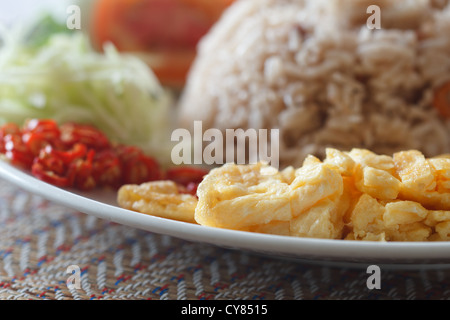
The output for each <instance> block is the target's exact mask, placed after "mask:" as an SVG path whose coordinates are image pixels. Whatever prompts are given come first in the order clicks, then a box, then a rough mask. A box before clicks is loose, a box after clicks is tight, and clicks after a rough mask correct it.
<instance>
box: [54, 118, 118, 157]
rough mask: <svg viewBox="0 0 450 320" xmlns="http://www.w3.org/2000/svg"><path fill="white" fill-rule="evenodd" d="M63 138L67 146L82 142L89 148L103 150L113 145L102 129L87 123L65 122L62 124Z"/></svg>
mask: <svg viewBox="0 0 450 320" xmlns="http://www.w3.org/2000/svg"><path fill="white" fill-rule="evenodd" d="M60 129H61V140H62V142H63V143H65V144H66V145H67V146H69V147H70V146H73V145H74V144H76V143H82V144H84V145H86V147H87V148H89V149H94V150H102V149H106V148H109V147H110V146H111V144H110V141H109V139H108V138H107V137H106V135H105V134H103V133H102V132H101V131H100V130H98V129H96V128H94V127H93V126H91V125H87V124H76V123H65V124H63V125H61V127H60Z"/></svg>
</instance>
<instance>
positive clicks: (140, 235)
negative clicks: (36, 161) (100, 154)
mask: <svg viewBox="0 0 450 320" xmlns="http://www.w3.org/2000/svg"><path fill="white" fill-rule="evenodd" d="M70 268H72V269H70ZM71 270H75V274H76V273H77V272H78V275H79V277H78V278H77V281H73V282H71V281H69V282H71V283H72V284H74V285H75V284H76V285H78V287H76V286H75V287H72V288H69V287H68V285H67V280H68V279H69V278H70V277H71V276H72V274H71V273H70V272H71ZM369 276H370V274H369V273H368V272H367V269H365V268H348V267H339V266H332V265H318V264H309V263H304V262H299V261H292V260H290V261H287V260H283V259H278V258H273V257H265V256H261V255H255V254H252V253H250V252H242V251H235V250H232V249H225V248H220V247H216V246H212V245H208V244H203V243H195V242H188V241H184V240H181V239H177V238H173V237H169V236H165V235H158V234H154V233H150V232H146V231H142V230H138V229H134V228H130V227H127V226H123V225H118V224H115V223H112V222H109V221H105V220H102V219H98V218H96V217H93V216H90V215H85V214H83V213H79V212H74V211H73V210H72V209H67V208H64V207H61V206H59V205H55V204H53V203H50V202H48V201H46V200H44V199H42V198H40V197H37V196H35V195H32V194H29V193H27V192H25V191H23V190H20V189H16V188H15V187H13V186H10V185H8V184H7V183H4V182H1V181H0V299H2V300H7V299H20V300H45V299H49V300H99V299H105V300H141V299H145V300H311V299H323V300H338V299H339V300H341V299H364V300H369V299H384V300H388V299H389V300H391V299H402V300H403V299H433V300H435V299H436V300H437V299H447V298H449V297H450V269H448V270H447V269H446V268H441V269H432V268H429V269H417V270H391V269H389V270H383V269H382V270H381V279H380V284H381V288H380V289H376V288H374V289H369V288H368V286H367V283H368V278H369Z"/></svg>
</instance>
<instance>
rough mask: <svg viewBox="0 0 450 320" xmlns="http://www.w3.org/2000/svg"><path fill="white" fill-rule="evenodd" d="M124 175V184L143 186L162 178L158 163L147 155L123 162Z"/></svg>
mask: <svg viewBox="0 0 450 320" xmlns="http://www.w3.org/2000/svg"><path fill="white" fill-rule="evenodd" d="M122 173H123V176H122V183H123V184H141V183H144V182H150V181H156V180H158V179H160V178H161V171H160V168H159V165H158V163H157V162H156V161H155V160H154V159H153V158H151V157H147V156H145V155H138V156H136V157H134V158H131V159H127V160H126V161H125V162H122Z"/></svg>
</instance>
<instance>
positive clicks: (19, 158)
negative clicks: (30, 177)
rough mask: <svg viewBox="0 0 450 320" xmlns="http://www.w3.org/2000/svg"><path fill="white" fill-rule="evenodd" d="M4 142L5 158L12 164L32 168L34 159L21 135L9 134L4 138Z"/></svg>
mask: <svg viewBox="0 0 450 320" xmlns="http://www.w3.org/2000/svg"><path fill="white" fill-rule="evenodd" d="M3 142H4V145H3V148H4V153H5V156H6V158H7V159H9V160H10V161H11V163H12V164H14V165H17V166H20V167H24V168H29V167H30V166H31V164H32V163H33V159H34V157H33V155H32V154H31V153H30V150H29V149H28V148H27V146H26V144H25V143H24V142H23V140H22V137H21V136H20V135H16V134H8V135H6V136H5V137H4V139H3Z"/></svg>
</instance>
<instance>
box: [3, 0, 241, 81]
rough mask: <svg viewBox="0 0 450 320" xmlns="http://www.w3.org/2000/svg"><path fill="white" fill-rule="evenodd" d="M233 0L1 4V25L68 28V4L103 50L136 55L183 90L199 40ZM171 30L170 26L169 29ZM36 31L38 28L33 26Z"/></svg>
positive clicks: (69, 0) (63, 0)
mask: <svg viewBox="0 0 450 320" xmlns="http://www.w3.org/2000/svg"><path fill="white" fill-rule="evenodd" d="M232 2H233V0H214V1H210V0H39V1H33V0H15V1H9V0H0V23H1V24H2V25H6V26H11V25H18V24H26V25H33V26H35V27H36V28H38V29H39V31H40V35H39V36H42V32H48V33H50V32H54V31H61V30H63V29H64V28H65V25H66V21H67V18H68V17H69V16H70V13H68V12H67V8H68V7H69V6H70V5H74V4H75V5H79V6H80V8H81V21H82V31H83V32H86V33H87V34H89V37H90V39H91V40H92V45H93V46H94V48H95V49H97V50H99V51H101V50H102V47H103V44H104V43H105V42H112V43H113V44H114V45H115V46H116V47H117V48H118V49H119V50H120V51H123V52H132V53H134V54H136V55H138V56H139V57H140V58H142V60H144V61H145V62H146V63H147V64H149V65H150V67H151V68H152V69H153V71H154V72H155V74H156V75H157V77H158V78H159V80H160V81H161V82H162V83H163V84H164V85H166V86H171V87H174V88H181V87H182V86H183V85H184V82H185V77H186V73H187V72H188V70H189V67H190V65H191V63H192V61H193V59H194V57H195V48H196V45H197V43H198V41H199V40H200V38H201V37H202V36H203V35H205V34H206V33H207V32H208V30H209V29H210V27H211V26H212V25H213V24H214V23H215V22H216V21H217V20H218V19H219V17H220V15H221V14H222V12H223V11H224V9H225V8H226V7H228V6H229V5H230V4H231V3H232ZM168 26H169V27H168ZM33 28H34V27H33Z"/></svg>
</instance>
